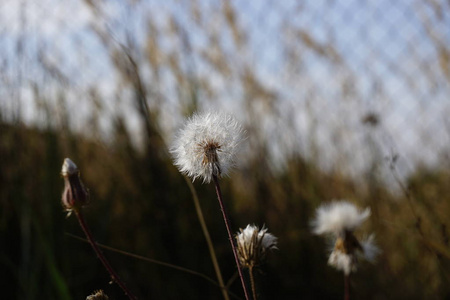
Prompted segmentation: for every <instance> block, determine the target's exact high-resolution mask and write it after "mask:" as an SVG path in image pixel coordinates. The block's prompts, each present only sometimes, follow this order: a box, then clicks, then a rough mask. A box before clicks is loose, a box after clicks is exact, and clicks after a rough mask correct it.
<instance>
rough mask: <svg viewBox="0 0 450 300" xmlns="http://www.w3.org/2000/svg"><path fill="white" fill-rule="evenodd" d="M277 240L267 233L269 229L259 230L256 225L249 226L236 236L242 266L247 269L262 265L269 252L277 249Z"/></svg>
mask: <svg viewBox="0 0 450 300" xmlns="http://www.w3.org/2000/svg"><path fill="white" fill-rule="evenodd" d="M277 240H278V239H277V238H276V237H275V236H274V235H273V234H271V233H268V232H267V228H264V227H263V228H261V229H259V228H258V226H255V225H247V227H246V228H245V229H241V230H240V232H239V233H238V234H236V242H237V248H238V249H237V251H238V257H239V261H240V263H241V265H242V266H243V267H246V268H250V267H255V266H258V265H260V264H262V263H263V262H264V260H265V258H266V255H267V251H269V250H272V249H277Z"/></svg>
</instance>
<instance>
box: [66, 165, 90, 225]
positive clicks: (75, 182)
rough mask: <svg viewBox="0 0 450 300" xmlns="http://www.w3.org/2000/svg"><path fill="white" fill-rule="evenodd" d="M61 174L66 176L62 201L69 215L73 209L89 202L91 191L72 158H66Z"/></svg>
mask: <svg viewBox="0 0 450 300" xmlns="http://www.w3.org/2000/svg"><path fill="white" fill-rule="evenodd" d="M61 175H62V176H63V178H64V190H63V193H62V197H61V203H62V205H63V207H64V209H65V210H66V211H67V212H68V214H67V216H70V214H71V213H72V211H73V210H78V209H80V208H81V207H82V206H84V205H86V204H87V203H88V201H89V192H88V190H87V189H86V188H85V187H84V185H83V182H82V181H81V178H80V171H79V170H78V167H77V165H75V163H74V162H73V161H72V160H70V158H66V159H64V163H63V166H62V169H61Z"/></svg>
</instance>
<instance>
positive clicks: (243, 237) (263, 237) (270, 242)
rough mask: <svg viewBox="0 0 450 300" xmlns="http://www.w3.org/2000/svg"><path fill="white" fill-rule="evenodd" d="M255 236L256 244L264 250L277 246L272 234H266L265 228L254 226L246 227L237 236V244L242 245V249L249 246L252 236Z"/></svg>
mask: <svg viewBox="0 0 450 300" xmlns="http://www.w3.org/2000/svg"><path fill="white" fill-rule="evenodd" d="M255 233H256V234H257V237H258V238H257V242H258V243H261V246H262V247H263V248H264V249H267V250H269V249H274V248H276V246H277V240H278V238H277V237H275V236H274V235H273V234H271V233H268V232H267V228H265V227H263V228H261V229H259V228H258V226H255V225H250V224H249V225H247V227H246V228H245V229H244V230H242V231H241V232H240V233H238V234H237V242H238V244H241V245H243V246H244V247H247V246H250V245H251V244H252V242H253V241H252V238H253V235H254V234H255Z"/></svg>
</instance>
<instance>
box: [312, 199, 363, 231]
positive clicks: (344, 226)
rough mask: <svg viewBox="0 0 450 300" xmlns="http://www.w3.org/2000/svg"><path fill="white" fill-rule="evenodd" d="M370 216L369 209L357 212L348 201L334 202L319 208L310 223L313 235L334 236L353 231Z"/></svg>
mask: <svg viewBox="0 0 450 300" xmlns="http://www.w3.org/2000/svg"><path fill="white" fill-rule="evenodd" d="M369 216H370V208H366V209H365V210H363V211H359V210H358V209H357V208H356V206H355V205H354V204H352V203H350V202H348V201H336V202H332V203H329V204H324V205H322V206H320V207H319V208H318V209H317V211H316V217H315V219H314V220H313V221H312V227H313V232H314V233H315V234H324V233H332V234H335V235H336V236H338V235H341V234H342V233H343V232H344V231H346V230H349V231H353V230H355V228H357V227H358V226H360V225H361V224H362V223H363V222H364V221H365V220H366V219H367V218H368V217H369Z"/></svg>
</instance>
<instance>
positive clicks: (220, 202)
mask: <svg viewBox="0 0 450 300" xmlns="http://www.w3.org/2000/svg"><path fill="white" fill-rule="evenodd" d="M212 177H213V180H214V186H215V188H216V194H217V199H218V200H219V205H220V210H221V211H222V215H223V220H224V222H225V227H226V228H227V232H228V239H229V240H230V244H231V249H232V250H233V255H234V259H235V261H236V266H237V269H238V273H239V277H240V278H241V283H242V289H243V290H244V295H245V299H246V300H249V299H250V298H249V297H248V292H247V287H246V285H245V280H244V276H243V275H242V269H241V264H240V262H239V258H238V254H237V250H236V245H235V243H234V238H233V235H232V233H231V229H230V228H231V226H230V220H229V218H228V214H227V211H226V209H225V205H224V203H223V200H222V191H221V190H220V185H219V179H218V178H217V176H216V175H214V174H213V176H212Z"/></svg>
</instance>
